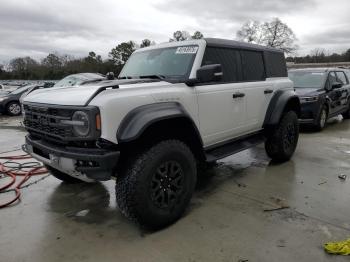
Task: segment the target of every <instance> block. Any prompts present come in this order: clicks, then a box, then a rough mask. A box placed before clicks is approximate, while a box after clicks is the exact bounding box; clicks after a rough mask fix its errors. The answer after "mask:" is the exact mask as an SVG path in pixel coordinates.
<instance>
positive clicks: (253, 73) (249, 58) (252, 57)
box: [241, 50, 266, 81]
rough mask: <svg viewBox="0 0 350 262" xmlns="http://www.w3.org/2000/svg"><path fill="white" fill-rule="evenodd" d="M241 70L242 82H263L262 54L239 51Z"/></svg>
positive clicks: (264, 75)
mask: <svg viewBox="0 0 350 262" xmlns="http://www.w3.org/2000/svg"><path fill="white" fill-rule="evenodd" d="M241 56H242V69H243V80H244V81H262V80H265V78H266V74H265V66H264V59H263V53H262V52H257V51H247V50H242V51H241Z"/></svg>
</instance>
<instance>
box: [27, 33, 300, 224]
mask: <svg viewBox="0 0 350 262" xmlns="http://www.w3.org/2000/svg"><path fill="white" fill-rule="evenodd" d="M23 109H24V110H23V111H24V112H23V113H24V125H25V127H26V129H27V131H28V135H27V136H26V142H25V144H24V145H23V150H24V151H26V152H28V153H29V154H31V155H32V156H33V157H34V158H36V159H38V160H40V161H42V162H43V163H44V164H45V165H46V166H47V168H48V169H49V170H50V172H51V173H52V175H53V176H55V177H57V178H58V179H60V180H62V181H64V182H70V183H74V182H78V181H85V182H91V181H101V180H109V179H111V178H115V179H116V198H117V203H118V206H119V208H120V210H121V211H122V212H123V213H124V214H125V215H126V216H127V217H129V218H131V219H133V220H134V221H136V222H138V223H140V224H142V225H144V226H147V227H152V228H159V227H163V226H166V225H168V224H170V223H172V222H174V221H176V220H177V219H178V218H179V217H180V216H181V215H182V214H183V212H184V211H185V209H186V207H187V206H188V204H189V201H190V199H191V196H192V193H193V191H194V188H195V185H196V180H197V176H200V175H201V173H202V171H201V169H199V168H198V167H203V166H204V165H203V163H208V162H214V161H216V160H218V159H221V158H224V157H226V156H229V155H231V154H234V153H237V152H239V151H242V150H245V149H247V148H249V147H252V146H255V145H257V144H259V143H261V142H265V148H266V152H267V155H268V156H269V157H271V158H272V160H273V161H275V162H282V161H287V160H289V159H290V158H291V156H292V155H293V153H294V151H295V148H296V146H297V142H298V136H299V125H298V116H299V115H300V102H299V98H298V97H297V95H296V94H295V91H294V89H293V84H292V82H291V81H290V80H289V79H288V77H287V70H286V63H285V59H284V54H283V52H281V51H279V50H276V49H273V48H267V47H262V46H258V45H252V44H247V43H240V42H236V41H230V40H222V39H201V40H193V41H192V40H191V41H184V42H172V43H165V44H160V45H156V46H151V47H147V48H142V49H139V50H137V51H135V52H134V53H133V54H132V56H131V57H130V59H129V60H128V62H127V63H126V64H125V66H124V68H123V70H122V71H121V73H120V75H119V77H118V79H115V80H99V81H96V82H92V83H90V84H87V85H85V86H82V87H61V88H51V89H49V90H42V91H41V90H38V91H35V92H33V93H31V94H30V95H28V96H27V97H26V98H25V99H24V102H23Z"/></svg>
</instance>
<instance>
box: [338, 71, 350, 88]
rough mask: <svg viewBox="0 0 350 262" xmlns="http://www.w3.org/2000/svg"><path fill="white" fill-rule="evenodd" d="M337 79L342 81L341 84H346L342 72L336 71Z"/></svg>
mask: <svg viewBox="0 0 350 262" xmlns="http://www.w3.org/2000/svg"><path fill="white" fill-rule="evenodd" d="M337 81H338V82H340V83H342V84H343V85H346V84H347V83H348V81H347V80H346V76H345V74H344V72H337Z"/></svg>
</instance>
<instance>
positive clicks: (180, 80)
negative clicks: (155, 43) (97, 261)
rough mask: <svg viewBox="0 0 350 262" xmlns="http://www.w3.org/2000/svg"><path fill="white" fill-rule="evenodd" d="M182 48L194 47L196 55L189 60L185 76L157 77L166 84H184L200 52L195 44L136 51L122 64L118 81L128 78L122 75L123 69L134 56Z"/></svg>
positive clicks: (135, 77) (134, 77)
mask: <svg viewBox="0 0 350 262" xmlns="http://www.w3.org/2000/svg"><path fill="white" fill-rule="evenodd" d="M184 46H195V47H197V51H196V53H194V55H193V57H192V58H191V61H190V62H189V64H188V68H187V70H186V74H185V75H183V76H181V77H178V78H177V77H176V78H175V75H173V76H169V75H164V78H163V75H162V74H158V75H159V76H161V78H162V79H160V80H161V81H166V82H170V83H185V82H186V81H187V80H188V79H189V78H190V75H191V72H192V69H193V66H194V62H195V60H196V58H197V56H198V52H199V50H200V45H199V44H197V43H187V44H185V43H184V44H183V45H176V46H167V47H159V48H152V49H145V50H142V51H136V52H134V53H133V54H132V55H131V56H130V58H129V59H128V60H127V61H126V63H125V64H124V66H123V69H122V70H121V71H120V73H119V75H118V79H121V78H125V77H128V76H127V75H122V74H123V72H124V71H125V68H126V67H127V65H128V63H129V61H130V59H131V58H132V56H133V55H134V54H137V53H143V52H149V51H150V52H152V51H154V50H166V49H175V50H176V49H177V48H179V47H184ZM148 75H149V74H148ZM139 77H140V76H132V79H138V78H139ZM140 79H144V77H142V78H140ZM155 80H158V81H159V79H155Z"/></svg>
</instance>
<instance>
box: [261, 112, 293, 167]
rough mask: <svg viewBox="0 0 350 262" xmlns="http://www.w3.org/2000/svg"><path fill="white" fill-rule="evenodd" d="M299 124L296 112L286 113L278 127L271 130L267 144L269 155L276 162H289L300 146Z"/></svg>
mask: <svg viewBox="0 0 350 262" xmlns="http://www.w3.org/2000/svg"><path fill="white" fill-rule="evenodd" d="M298 138H299V122H298V116H297V114H296V113H295V112H294V111H289V112H286V113H285V114H284V115H283V116H282V118H281V120H280V122H279V124H278V125H276V126H275V127H274V128H271V129H270V130H269V133H268V134H267V139H266V142H265V150H266V153H267V155H268V156H269V157H270V158H272V160H273V161H275V162H285V161H288V160H289V159H290V158H291V157H292V155H293V153H294V151H295V149H296V146H297V144H298Z"/></svg>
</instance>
